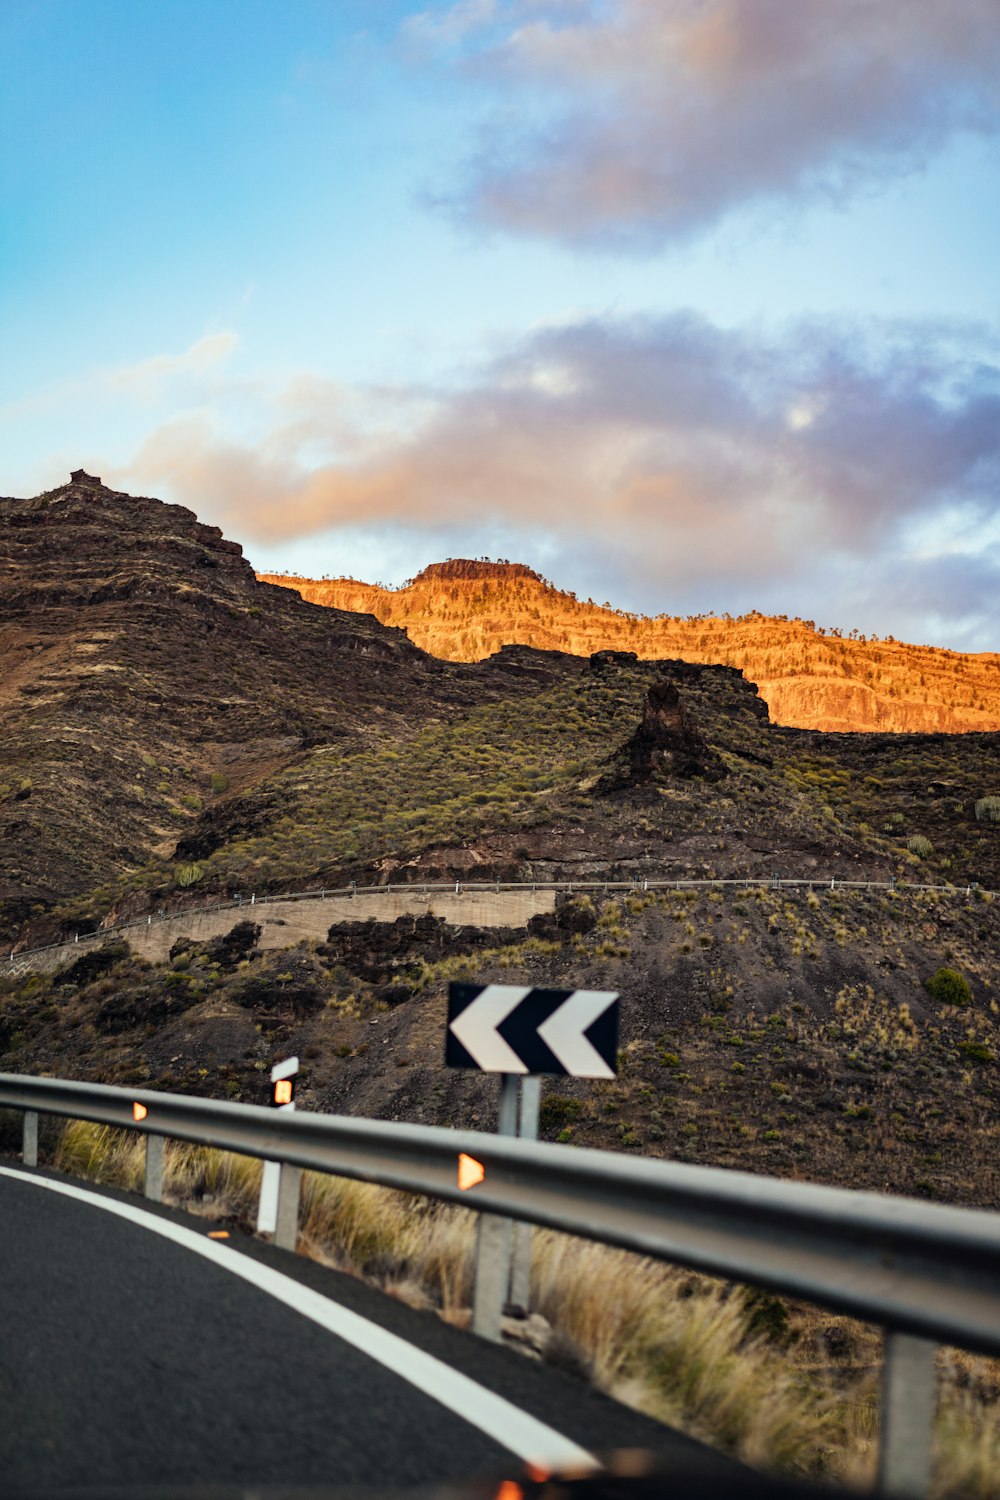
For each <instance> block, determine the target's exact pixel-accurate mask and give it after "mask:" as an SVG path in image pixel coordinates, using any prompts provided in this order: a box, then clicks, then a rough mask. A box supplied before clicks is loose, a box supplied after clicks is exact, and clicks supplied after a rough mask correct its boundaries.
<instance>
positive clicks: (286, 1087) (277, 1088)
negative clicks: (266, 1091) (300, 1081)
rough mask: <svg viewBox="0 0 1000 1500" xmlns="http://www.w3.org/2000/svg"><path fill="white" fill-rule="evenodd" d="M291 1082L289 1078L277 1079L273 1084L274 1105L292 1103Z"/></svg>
mask: <svg viewBox="0 0 1000 1500" xmlns="http://www.w3.org/2000/svg"><path fill="white" fill-rule="evenodd" d="M292 1092H293V1089H292V1080H291V1079H290V1078H278V1079H276V1080H275V1084H274V1102H275V1104H291V1102H292Z"/></svg>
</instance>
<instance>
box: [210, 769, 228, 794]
mask: <svg viewBox="0 0 1000 1500" xmlns="http://www.w3.org/2000/svg"><path fill="white" fill-rule="evenodd" d="M228 789H229V777H228V776H223V774H222V772H221V771H213V772H212V791H213V793H214V795H215V796H216V797H218V796H219V794H220V793H221V792H225V791H228Z"/></svg>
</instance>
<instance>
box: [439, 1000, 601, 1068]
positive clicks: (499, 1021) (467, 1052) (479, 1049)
mask: <svg viewBox="0 0 1000 1500" xmlns="http://www.w3.org/2000/svg"><path fill="white" fill-rule="evenodd" d="M617 1056H618V995H617V994H616V993H615V992H614V991H611V990H536V989H533V988H532V987H531V986H530V985H517V984H451V985H449V986H448V1031H447V1039H446V1042H445V1062H446V1063H447V1065H448V1067H449V1068H478V1069H479V1070H480V1071H481V1072H483V1073H561V1074H568V1075H570V1076H571V1077H573V1078H614V1076H615V1069H616V1060H617Z"/></svg>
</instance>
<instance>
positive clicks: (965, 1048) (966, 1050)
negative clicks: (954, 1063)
mask: <svg viewBox="0 0 1000 1500" xmlns="http://www.w3.org/2000/svg"><path fill="white" fill-rule="evenodd" d="M958 1050H959V1052H961V1053H962V1054H963V1056H965V1057H968V1058H970V1059H971V1060H972V1062H981V1063H987V1062H992V1061H993V1053H992V1052H991V1051H990V1049H989V1047H987V1045H986V1043H985V1042H959V1044H958Z"/></svg>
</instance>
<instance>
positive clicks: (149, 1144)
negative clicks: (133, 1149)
mask: <svg viewBox="0 0 1000 1500" xmlns="http://www.w3.org/2000/svg"><path fill="white" fill-rule="evenodd" d="M143 1192H144V1193H145V1194H146V1197H147V1198H149V1199H150V1201H151V1202H153V1203H162V1202H163V1136H162V1135H147V1137H146V1179H145V1182H144V1184H143Z"/></svg>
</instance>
